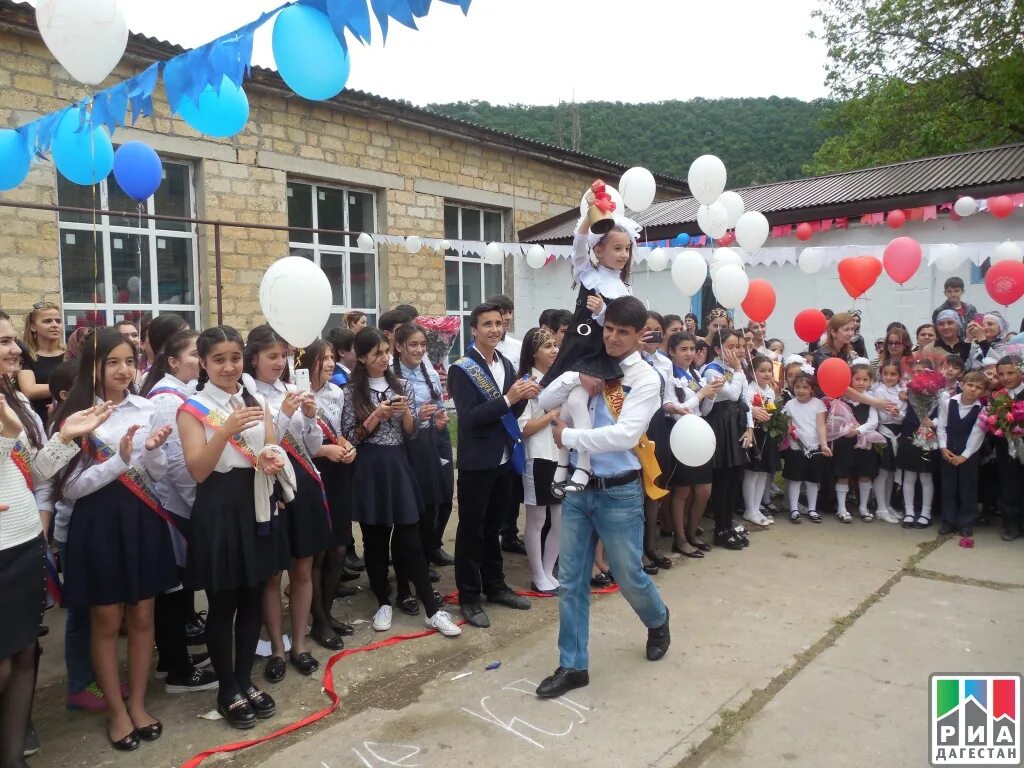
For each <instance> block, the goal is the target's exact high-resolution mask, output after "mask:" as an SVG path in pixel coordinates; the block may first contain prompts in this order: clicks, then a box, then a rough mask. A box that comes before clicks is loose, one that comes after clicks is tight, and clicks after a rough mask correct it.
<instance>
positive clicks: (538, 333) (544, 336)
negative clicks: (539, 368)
mask: <svg viewBox="0 0 1024 768" xmlns="http://www.w3.org/2000/svg"><path fill="white" fill-rule="evenodd" d="M554 339H555V334H553V333H552V332H551V331H550V330H549V329H548V328H546V327H544V326H541V327H538V328H531V329H530V330H528V331H527V332H526V335H525V336H523V349H522V352H520V353H519V371H518V372H517V373H516V378H517V379H521V378H523V376H529V375H530V374H531V373H533V368H534V363H536V362H537V350H539V349H540V348H541V347H542V346H543V345H544V344H546V343H547V342H548V341H554Z"/></svg>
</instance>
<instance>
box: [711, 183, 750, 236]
mask: <svg viewBox="0 0 1024 768" xmlns="http://www.w3.org/2000/svg"><path fill="white" fill-rule="evenodd" d="M715 202H718V203H721V204H722V205H724V206H725V210H727V211H728V212H729V222H728V226H729V229H732V228H733V227H735V226H736V222H737V221H739V220H740V216H742V215H743V213H744V212H745V211H746V210H747V206H746V205H745V204H744V202H743V198H742V197H740V196H739V195H738V194H737V193H736V192H733V191H732V190H731V189H727V190H726V191H725V192H723V193H722V194H720V195H719V196H718V200H716V201H715Z"/></svg>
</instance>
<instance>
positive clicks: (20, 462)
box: [11, 438, 36, 493]
mask: <svg viewBox="0 0 1024 768" xmlns="http://www.w3.org/2000/svg"><path fill="white" fill-rule="evenodd" d="M11 461H13V462H14V466H16V467H17V468H18V471H19V472H21V474H22V475H24V477H25V485H27V486H28V490H29V492H30V493H35V490H36V484H35V481H34V480H33V479H32V456H31V454H29V452H28V448H27V447H26V446H25V444H24V443H23V442H21V439H20V438H19V439H18V440H17V442H15V443H14V449H13V450H12V451H11Z"/></svg>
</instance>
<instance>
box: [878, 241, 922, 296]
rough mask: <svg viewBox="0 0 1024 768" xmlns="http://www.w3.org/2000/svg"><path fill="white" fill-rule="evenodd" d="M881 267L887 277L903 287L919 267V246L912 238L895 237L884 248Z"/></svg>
mask: <svg viewBox="0 0 1024 768" xmlns="http://www.w3.org/2000/svg"><path fill="white" fill-rule="evenodd" d="M882 266H884V267H885V272H886V274H887V275H889V277H891V278H892V279H893V280H895V281H896V282H897V283H899V284H900V285H903V284H904V283H905V282H907V280H909V279H910V278H911V277H913V276H914V273H915V272H917V268H918V267H920V266H921V246H920V244H919V243H918V242H917V240H915V239H914V238H912V237H897V238H896V239H895V240H893V241H892V242H891V243H889V244H888V245H887V246H885V252H884V253H883V254H882Z"/></svg>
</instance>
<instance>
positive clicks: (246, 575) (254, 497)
mask: <svg viewBox="0 0 1024 768" xmlns="http://www.w3.org/2000/svg"><path fill="white" fill-rule="evenodd" d="M243 350H244V347H243V345H242V337H241V336H240V335H239V333H238V331H236V330H235V329H234V328H230V327H228V326H217V327H214V328H208V329H206V330H205V331H203V332H202V333H201V334H199V338H198V339H197V340H196V351H197V353H198V354H199V362H200V366H201V368H200V371H199V381H198V383H197V384H196V393H195V395H193V396H192V397H191V398H189V400H188V402H186V403H185V404H184V405H183V406H182V407H181V410H180V411H179V412H178V434H179V435H180V436H181V446H182V452H183V454H184V457H185V466H186V467H187V468H188V471H189V474H190V475H192V479H193V480H195V481H196V498H195V502H194V503H193V505H192V518H191V522H190V536H189V548H188V560H187V564H186V574H187V577H188V578H189V580H190V582H191V584H192V586H193V587H194V588H195V589H205V590H206V598H207V601H208V603H209V614H208V615H207V618H206V645H207V647H208V648H209V650H210V659H211V660H212V662H213V669H214V671H215V672H216V673H217V681H218V683H219V688H218V692H217V711H218V712H220V714H221V716H222V717H223V718H224V719H225V721H226V722H227V723H228V725H230V726H232V727H234V728H242V729H245V728H252V727H253V726H254V725H255V724H256V719H257V718H260V719H262V718H267V717H271V716H272V715H273V714H274V711H275V709H276V705H275V703H274V700H273V699H272V698H271V697H270V695H269V694H267V693H264V692H263V691H261V690H260V689H259V688H257V687H256V686H254V685H253V684H252V665H253V661H254V660H255V658H256V644H257V642H258V641H259V636H260V625H261V624H262V623H263V595H264V592H265V591H266V583H267V580H268V579H269V578H270V577H271V576H274V575H276V574H278V573H280V572H281V571H282V570H284V569H285V568H287V567H288V566H289V565H290V564H291V555H290V552H289V549H288V537H287V533H286V531H285V529H284V525H283V524H282V523H281V522H280V521H279V520H278V517H277V509H278V506H277V500H278V498H279V497H280V491H274V487H275V480H276V479H277V477H278V476H279V475H280V476H281V477H283V478H284V480H286V481H287V480H289V478H288V475H289V474H291V471H292V470H291V467H290V465H289V464H288V458H287V454H285V453H284V451H283V450H282V449H281V448H280V447H279V446H277V445H276V444H275V443H274V440H275V439H276V433H275V429H274V419H273V415H272V412H271V410H270V408H269V406H268V405H267V403H266V401H265V400H264V399H263V398H260V397H257V396H256V395H255V394H253V393H252V392H250V391H249V390H248V389H247V388H246V386H245V385H244V384H242V373H243V370H244V357H243ZM291 480H292V483H293V482H294V478H291Z"/></svg>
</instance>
